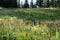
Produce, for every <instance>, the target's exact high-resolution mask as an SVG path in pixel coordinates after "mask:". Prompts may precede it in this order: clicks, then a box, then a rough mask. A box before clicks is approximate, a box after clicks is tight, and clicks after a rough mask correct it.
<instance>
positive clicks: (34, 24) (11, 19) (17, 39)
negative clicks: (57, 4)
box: [0, 8, 60, 40]
mask: <svg viewBox="0 0 60 40" xmlns="http://www.w3.org/2000/svg"><path fill="white" fill-rule="evenodd" d="M59 20H60V9H59V8H57V9H55V8H54V9H52V8H50V9H49V8H39V9H35V8H34V9H1V10H0V40H60V21H59Z"/></svg>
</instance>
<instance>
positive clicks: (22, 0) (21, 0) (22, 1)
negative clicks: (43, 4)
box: [20, 0, 36, 4]
mask: <svg viewBox="0 0 60 40" xmlns="http://www.w3.org/2000/svg"><path fill="white" fill-rule="evenodd" d="M24 2H25V0H20V3H23V4H24ZM30 2H31V0H28V3H29V4H30ZM35 2H36V0H33V3H34V4H35Z"/></svg>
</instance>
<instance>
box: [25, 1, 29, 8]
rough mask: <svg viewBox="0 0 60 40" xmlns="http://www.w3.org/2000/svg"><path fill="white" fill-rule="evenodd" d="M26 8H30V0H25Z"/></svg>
mask: <svg viewBox="0 0 60 40" xmlns="http://www.w3.org/2000/svg"><path fill="white" fill-rule="evenodd" d="M24 8H29V4H28V0H25V3H24Z"/></svg>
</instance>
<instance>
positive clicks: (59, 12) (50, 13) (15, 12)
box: [0, 8, 60, 21]
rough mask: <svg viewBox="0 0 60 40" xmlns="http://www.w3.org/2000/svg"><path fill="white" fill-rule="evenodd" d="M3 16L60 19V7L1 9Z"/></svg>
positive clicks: (0, 12) (0, 13)
mask: <svg viewBox="0 0 60 40" xmlns="http://www.w3.org/2000/svg"><path fill="white" fill-rule="evenodd" d="M0 15H1V16H2V15H3V16H8V15H9V16H16V17H17V18H22V19H27V20H32V21H34V20H39V21H41V20H52V21H53V20H60V9H59V8H50V9H49V8H40V9H4V10H3V9H2V10H0Z"/></svg>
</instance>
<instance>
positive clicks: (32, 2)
mask: <svg viewBox="0 0 60 40" xmlns="http://www.w3.org/2000/svg"><path fill="white" fill-rule="evenodd" d="M30 6H31V8H33V7H34V5H33V0H31V4H30Z"/></svg>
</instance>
